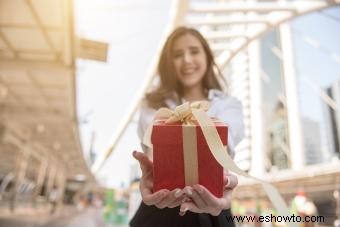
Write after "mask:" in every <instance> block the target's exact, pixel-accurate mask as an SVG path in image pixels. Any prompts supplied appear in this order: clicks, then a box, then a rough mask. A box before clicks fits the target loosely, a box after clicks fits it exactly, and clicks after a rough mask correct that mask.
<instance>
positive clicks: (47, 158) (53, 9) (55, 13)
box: [0, 0, 94, 181]
mask: <svg viewBox="0 0 340 227" xmlns="http://www.w3.org/2000/svg"><path fill="white" fill-rule="evenodd" d="M72 4H73V2H72V1H68V0H57V1H56V0H43V1H36V0H1V1H0V157H1V159H0V177H1V178H2V177H4V176H6V175H8V174H9V173H11V172H12V173H15V174H16V176H17V177H19V176H18V174H19V175H20V173H21V174H23V175H24V178H28V179H32V180H35V179H37V178H38V181H39V178H40V181H42V180H41V179H45V178H46V177H47V175H48V174H47V173H50V176H51V175H53V176H57V177H61V178H63V179H68V180H85V179H87V180H93V179H94V178H93V176H92V174H91V172H90V171H89V169H88V167H87V165H86V163H85V161H84V158H83V154H82V151H81V146H80V141H79V135H78V127H77V126H78V122H77V116H76V98H75V65H74V60H75V49H76V48H75V46H76V45H75V36H74V29H73V18H72V12H73V9H72ZM45 170H47V171H45ZM51 172H52V174H51ZM44 173H45V174H44ZM21 177H22V176H21ZM55 179H56V178H55Z"/></svg>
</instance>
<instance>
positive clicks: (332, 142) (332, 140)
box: [324, 80, 340, 158]
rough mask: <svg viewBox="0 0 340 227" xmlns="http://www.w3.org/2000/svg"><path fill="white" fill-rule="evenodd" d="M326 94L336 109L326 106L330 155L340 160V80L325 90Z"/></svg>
mask: <svg viewBox="0 0 340 227" xmlns="http://www.w3.org/2000/svg"><path fill="white" fill-rule="evenodd" d="M325 91H326V93H327V94H328V95H329V97H330V98H331V99H333V100H334V103H335V105H336V108H334V107H331V106H329V105H327V104H324V118H325V119H326V134H327V142H328V143H327V144H328V146H329V147H328V153H329V154H330V156H331V157H338V158H340V114H339V108H340V80H338V81H336V82H334V83H333V84H332V86H330V87H328V88H326V89H325Z"/></svg>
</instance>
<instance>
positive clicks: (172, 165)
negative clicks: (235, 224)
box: [151, 121, 228, 197]
mask: <svg viewBox="0 0 340 227" xmlns="http://www.w3.org/2000/svg"><path fill="white" fill-rule="evenodd" d="M215 127H216V129H217V131H218V134H219V136H220V138H221V141H222V143H223V145H225V146H226V145H227V138H228V127H227V125H226V124H224V123H220V122H215ZM151 142H152V144H153V166H154V167H153V168H154V186H153V189H154V191H158V190H160V189H169V190H173V189H175V188H184V187H185V186H186V185H194V184H201V185H203V186H205V187H206V188H207V189H208V190H209V191H210V192H211V193H212V194H214V195H215V196H216V197H222V195H223V167H222V166H221V165H220V164H219V163H218V162H217V161H216V159H215V158H214V156H213V155H212V153H211V151H210V149H209V147H208V144H207V142H206V140H205V138H204V136H203V132H202V130H201V128H200V126H199V125H197V123H195V125H182V124H181V123H180V122H179V123H174V124H165V123H164V121H156V122H155V123H154V124H153V129H152V135H151Z"/></svg>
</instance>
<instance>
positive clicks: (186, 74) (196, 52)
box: [173, 33, 207, 89]
mask: <svg viewBox="0 0 340 227" xmlns="http://www.w3.org/2000/svg"><path fill="white" fill-rule="evenodd" d="M173 51H174V52H173V63H174V66H175V71H176V77H177V80H178V81H179V82H180V83H181V85H182V86H183V88H187V89H188V88H189V89H190V88H193V87H196V86H198V85H201V83H202V79H203V77H204V75H205V73H206V71H207V56H206V54H205V52H204V49H203V46H202V43H201V42H200V41H199V39H198V38H196V37H195V36H193V35H191V34H189V33H187V34H185V35H183V36H181V37H179V38H178V39H177V40H176V41H175V43H174V50H173Z"/></svg>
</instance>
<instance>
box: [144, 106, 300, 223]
mask: <svg viewBox="0 0 340 227" xmlns="http://www.w3.org/2000/svg"><path fill="white" fill-rule="evenodd" d="M208 108H209V103H208V102H206V101H203V102H195V103H192V104H191V105H190V104H189V103H184V104H182V105H180V106H177V107H176V109H175V110H174V111H171V110H169V109H167V108H161V109H159V111H157V113H156V119H157V118H166V119H167V120H166V121H165V123H173V122H177V121H181V122H183V123H184V124H188V123H190V122H191V121H192V120H197V122H198V124H199V126H200V127H201V129H202V132H203V135H204V137H205V139H206V141H207V144H208V146H209V149H210V151H211V153H212V154H213V156H214V157H215V159H216V160H217V162H218V163H220V165H221V166H223V168H224V169H225V170H230V171H232V172H234V173H236V174H239V175H241V176H244V177H247V178H251V179H254V180H255V181H257V182H259V183H260V184H261V186H262V188H263V190H264V191H265V192H266V194H267V196H268V197H269V199H270V201H271V202H272V204H273V205H274V207H275V208H276V210H277V211H278V213H279V215H281V216H286V217H288V216H290V213H289V209H288V206H287V204H286V202H285V201H284V199H283V198H282V196H281V195H280V193H279V192H278V190H277V189H276V188H275V187H274V186H273V185H271V184H270V183H268V182H265V181H263V180H261V179H258V178H256V177H253V176H251V175H249V174H247V173H246V172H244V171H243V170H241V169H240V168H239V167H238V166H237V165H236V164H235V162H234V161H233V160H232V158H231V157H230V156H229V154H228V152H226V147H224V146H223V143H222V141H221V139H220V137H219V135H218V132H217V129H216V127H215V125H214V123H213V121H212V120H211V119H210V118H209V117H208V115H207V113H206V112H205V111H206V110H207V109H208ZM151 133H152V125H150V127H149V128H148V129H147V132H146V133H145V135H144V139H143V142H144V144H145V145H147V146H149V147H152V144H151V141H150V140H151ZM289 224H290V226H294V227H295V226H298V225H297V224H296V223H294V222H290V223H289Z"/></svg>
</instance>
